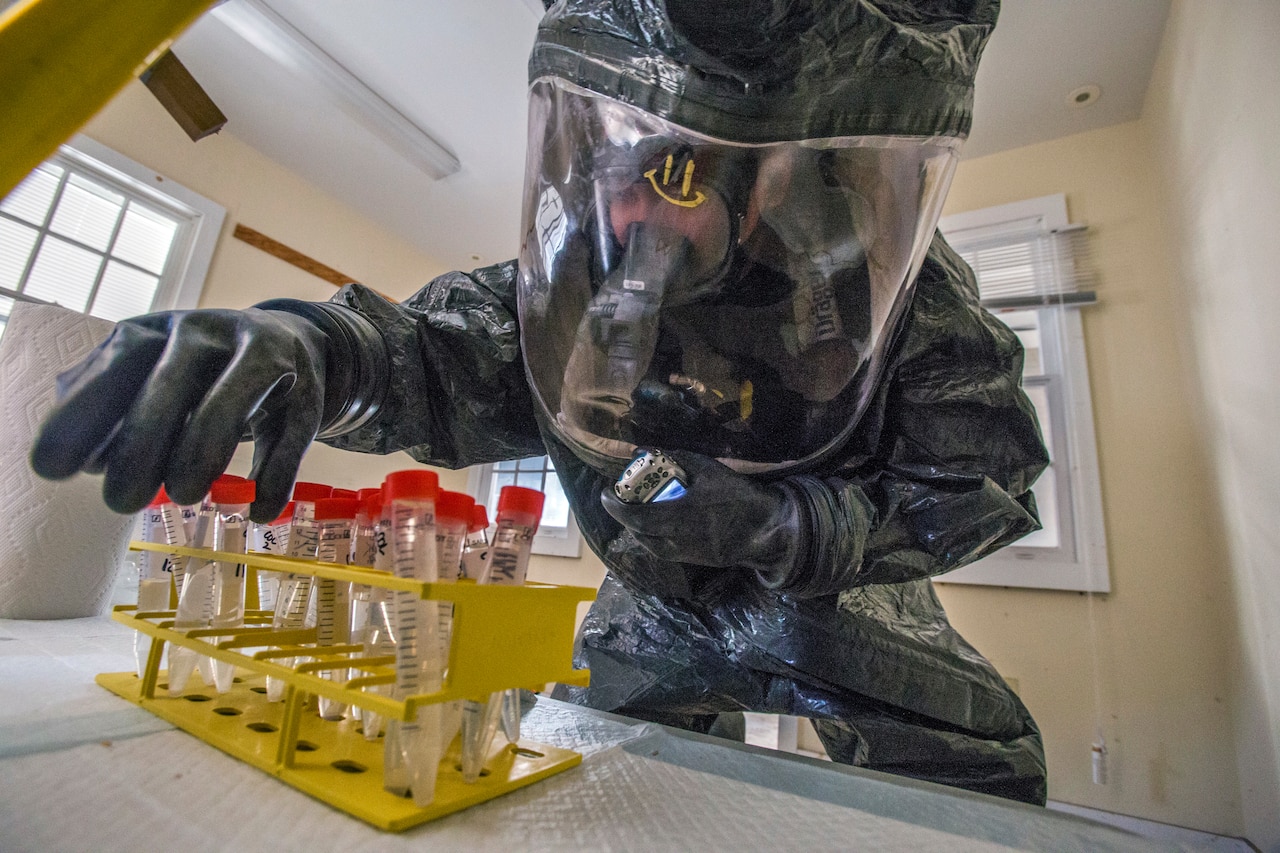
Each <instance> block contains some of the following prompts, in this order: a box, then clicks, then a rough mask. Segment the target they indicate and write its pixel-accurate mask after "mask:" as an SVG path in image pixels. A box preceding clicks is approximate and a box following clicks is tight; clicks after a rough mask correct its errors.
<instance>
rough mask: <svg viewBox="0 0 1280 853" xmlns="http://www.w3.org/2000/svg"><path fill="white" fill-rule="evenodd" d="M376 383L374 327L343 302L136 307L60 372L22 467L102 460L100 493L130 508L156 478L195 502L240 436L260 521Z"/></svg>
mask: <svg viewBox="0 0 1280 853" xmlns="http://www.w3.org/2000/svg"><path fill="white" fill-rule="evenodd" d="M386 382H387V369H386V354H385V347H384V345H383V343H382V339H381V337H380V336H379V334H378V333H377V331H376V330H375V329H374V328H373V326H372V325H370V324H369V323H368V321H366V320H364V318H362V317H361V316H360V315H359V314H357V313H356V312H354V311H350V310H348V309H345V308H343V307H341V306H336V305H329V304H312V303H305V302H299V301H296V300H291V299H276V300H271V301H269V302H264V303H262V304H261V305H260V306H258V307H256V308H250V309H248V310H245V311H229V310H220V309H206V310H199V311H169V312H161V313H157V314H148V315H145V316H142V317H135V318H132V319H129V320H125V321H123V322H121V323H119V324H118V325H117V326H116V328H115V330H114V331H113V332H112V334H111V336H110V337H109V338H107V340H106V341H105V342H103V343H102V345H101V346H99V347H98V348H97V349H96V350H94V352H93V353H92V354H91V355H90V356H89V357H88V358H87V359H85V361H83V362H81V363H80V364H79V365H77V366H76V367H75V368H73V369H71V370H69V371H67V372H66V373H63V374H62V375H61V376H59V377H58V404H57V405H56V406H55V408H54V410H53V411H52V412H51V413H50V415H49V416H48V418H47V419H46V421H45V423H44V425H43V427H42V428H41V431H40V434H39V435H38V436H37V438H36V442H35V445H34V446H33V448H32V451H31V465H32V468H34V469H35V471H36V473H38V474H40V475H41V476H43V477H48V478H51V479H63V478H66V477H70V476H71V475H73V474H75V473H76V472H77V471H82V470H83V471H105V475H106V476H105V478H104V480H103V497H104V498H105V500H106V503H107V505H108V506H110V507H111V508H112V509H113V510H115V511H116V512H120V513H133V512H136V511H138V510H139V509H141V508H142V507H144V506H146V504H147V502H148V501H149V500H151V498H152V496H154V495H155V493H156V490H157V489H158V488H159V486H160V484H161V483H164V485H165V487H166V489H167V491H168V493H169V494H170V495H171V496H173V498H174V499H175V500H177V501H178V502H179V503H196V502H198V501H199V500H201V498H203V497H204V495H205V493H206V492H207V491H208V489H209V486H210V484H211V483H212V482H213V481H214V479H215V478H216V477H217V476H218V475H219V474H221V473H222V472H223V471H224V470H225V469H226V467H227V464H228V463H229V462H230V460H231V456H232V454H233V453H234V452H235V448H236V445H237V444H238V443H239V442H240V441H241V440H242V439H243V438H245V437H246V435H247V434H251V435H252V437H253V440H254V441H255V443H256V445H257V446H256V448H255V452H254V461H253V473H252V478H253V479H254V480H256V481H257V483H258V488H257V495H258V497H257V500H256V501H255V502H254V504H253V509H252V513H251V514H252V517H253V519H254V520H255V521H269V520H270V519H272V518H273V517H275V515H276V514H278V513H279V512H280V510H281V508H283V507H284V505H285V503H286V502H287V500H288V496H289V491H290V489H291V487H292V485H293V481H294V477H295V475H296V473H297V470H298V465H299V463H300V462H301V460H302V455H303V453H304V452H305V450H306V448H307V445H308V444H310V442H311V441H312V439H314V438H315V437H316V436H317V434H321V435H338V434H341V433H342V432H344V431H346V430H349V429H352V428H354V427H355V426H356V425H358V424H359V423H360V422H362V421H364V420H367V418H368V417H369V416H370V415H372V413H373V412H374V411H375V410H376V409H377V407H378V404H379V401H380V398H381V395H382V394H383V393H384V392H385V387H386Z"/></svg>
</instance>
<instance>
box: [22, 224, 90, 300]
mask: <svg viewBox="0 0 1280 853" xmlns="http://www.w3.org/2000/svg"><path fill="white" fill-rule="evenodd" d="M100 266H102V256H101V255H96V254H94V253H93V252H90V251H88V250H86V249H82V248H80V247H79V246H73V245H71V244H70V243H68V242H66V241H65V240H59V239H58V238H57V237H46V238H45V241H44V242H43V243H41V244H40V254H39V255H37V256H36V262H35V266H33V267H32V268H31V276H30V277H29V278H28V279H27V286H26V287H25V288H23V292H24V293H26V294H27V295H28V296H32V297H34V298H36V299H43V300H45V301H46V302H56V303H58V304H59V305H61V306H63V307H64V308H70V309H72V310H73V311H83V310H84V309H85V304H86V303H87V302H88V301H89V293H90V292H91V291H92V290H93V282H94V280H95V279H97V277H98V268H99V267H100Z"/></svg>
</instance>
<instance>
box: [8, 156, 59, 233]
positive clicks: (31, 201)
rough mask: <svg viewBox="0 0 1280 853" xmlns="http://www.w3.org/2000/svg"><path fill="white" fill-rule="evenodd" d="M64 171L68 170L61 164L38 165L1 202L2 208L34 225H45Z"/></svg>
mask: <svg viewBox="0 0 1280 853" xmlns="http://www.w3.org/2000/svg"><path fill="white" fill-rule="evenodd" d="M64 171H66V170H65V169H63V168H62V167H61V166H54V165H52V164H50V163H44V164H42V165H40V166H37V167H36V170H35V171H34V172H32V173H31V174H30V175H27V177H26V179H25V180H23V182H22V183H20V184H18V185H17V186H16V187H14V189H13V192H11V193H9V196H8V197H7V198H6V199H5V200H4V202H3V203H2V204H0V210H3V211H4V212H5V213H10V214H12V215H14V216H16V217H18V218H19V219H25V220H26V221H27V222H30V223H32V224H33V225H43V224H44V218H45V216H47V215H48V213H49V205H51V204H53V194H54V193H55V192H57V190H58V181H59V180H60V179H61V178H62V173H63V172H64Z"/></svg>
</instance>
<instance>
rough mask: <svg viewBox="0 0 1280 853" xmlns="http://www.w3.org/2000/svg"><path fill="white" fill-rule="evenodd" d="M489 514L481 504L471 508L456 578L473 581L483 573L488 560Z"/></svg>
mask: <svg viewBox="0 0 1280 853" xmlns="http://www.w3.org/2000/svg"><path fill="white" fill-rule="evenodd" d="M488 531H489V513H488V512H487V511H486V510H485V506H484V504H482V503H477V504H476V505H475V506H474V507H472V508H471V523H470V524H469V525H468V526H467V538H466V541H464V542H463V543H462V564H461V566H460V569H459V572H458V577H461V578H470V579H471V580H475V579H476V578H478V577H480V575H481V574H482V573H483V572H484V564H485V561H486V560H488V559H489V535H488Z"/></svg>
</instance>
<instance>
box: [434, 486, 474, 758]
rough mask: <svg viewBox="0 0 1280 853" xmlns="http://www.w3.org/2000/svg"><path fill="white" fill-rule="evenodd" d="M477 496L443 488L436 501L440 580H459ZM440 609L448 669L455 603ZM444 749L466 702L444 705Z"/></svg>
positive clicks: (442, 652) (442, 647)
mask: <svg viewBox="0 0 1280 853" xmlns="http://www.w3.org/2000/svg"><path fill="white" fill-rule="evenodd" d="M475 505H476V501H475V498H473V497H471V496H470V495H464V494H462V493H461V492H448V491H441V492H440V497H439V499H438V500H437V501H436V562H437V564H438V565H439V566H440V580H442V581H456V580H457V579H458V575H459V572H460V570H461V562H462V546H463V544H464V542H465V540H466V538H467V528H468V527H469V526H470V524H471V516H472V510H473V509H474V508H475ZM436 606H437V609H438V611H439V613H438V617H439V623H438V624H439V627H438V632H439V635H440V660H441V662H442V663H443V664H444V665H445V667H446V669H447V668H448V664H449V645H450V643H449V638H450V631H451V628H452V626H453V605H452V604H451V603H450V602H445V601H441V602H438V603H437V605H436ZM440 713H441V721H440V748H441V749H442V750H448V748H449V744H450V743H451V742H452V741H453V738H454V737H455V736H456V735H457V734H458V729H459V728H460V727H461V726H462V702H461V701H455V702H448V703H445V704H444V706H443V707H442V708H441V711H440Z"/></svg>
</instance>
